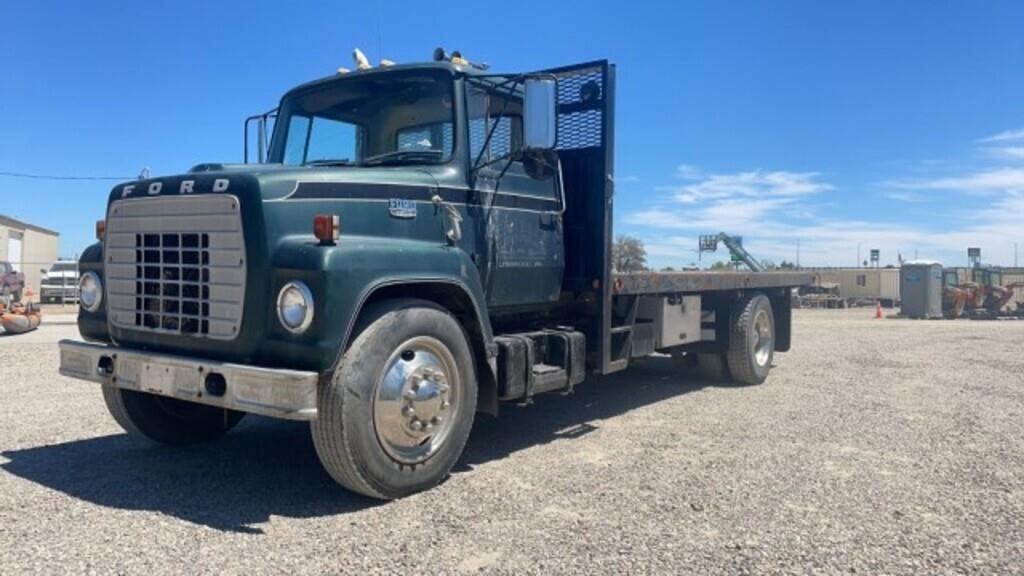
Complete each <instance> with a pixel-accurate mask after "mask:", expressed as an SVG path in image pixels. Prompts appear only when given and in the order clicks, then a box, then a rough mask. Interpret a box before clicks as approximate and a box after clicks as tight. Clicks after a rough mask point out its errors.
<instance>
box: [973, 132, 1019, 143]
mask: <svg viewBox="0 0 1024 576" xmlns="http://www.w3.org/2000/svg"><path fill="white" fill-rule="evenodd" d="M1017 140H1024V128H1020V129H1017V130H1004V131H1002V132H1000V133H998V134H993V135H991V136H986V137H984V138H980V139H979V140H978V142H981V143H983V144H991V143H993V142H1015V141H1017Z"/></svg>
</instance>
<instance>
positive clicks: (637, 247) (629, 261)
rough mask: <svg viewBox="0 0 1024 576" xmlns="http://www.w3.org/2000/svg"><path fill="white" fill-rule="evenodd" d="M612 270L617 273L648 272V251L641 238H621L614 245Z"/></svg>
mask: <svg viewBox="0 0 1024 576" xmlns="http://www.w3.org/2000/svg"><path fill="white" fill-rule="evenodd" d="M612 269H613V270H615V271H616V272H643V271H644V270H647V249H645V248H644V243H643V242H642V241H640V239H639V238H633V237H632V236H619V237H617V238H616V239H615V244H613V245H612Z"/></svg>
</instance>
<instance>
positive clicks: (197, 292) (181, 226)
mask: <svg viewBox="0 0 1024 576" xmlns="http://www.w3.org/2000/svg"><path fill="white" fill-rule="evenodd" d="M104 249H105V260H106V276H107V297H108V299H109V306H108V312H109V319H110V322H111V324H113V325H114V326H116V327H118V328H125V329H130V330H141V331H148V332H160V333H165V334H175V335H182V336H193V337H203V338H212V339H218V340H231V339H234V338H235V337H236V336H237V335H238V331H239V329H240V328H241V322H242V308H243V304H244V294H245V242H244V239H243V236H242V219H241V214H240V210H239V204H238V199H237V198H236V197H234V196H229V195H224V194H218V195H195V196H180V197H177V196H175V197H155V198H130V199H125V200H118V201H117V202H114V203H113V204H112V205H111V207H110V214H109V217H108V219H107V236H106V239H105V242H104Z"/></svg>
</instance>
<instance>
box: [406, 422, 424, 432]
mask: <svg viewBox="0 0 1024 576" xmlns="http://www.w3.org/2000/svg"><path fill="white" fill-rule="evenodd" d="M409 427H410V428H412V429H413V430H414V431H416V432H419V431H420V430H422V429H423V422H420V421H419V420H413V421H412V422H410V423H409Z"/></svg>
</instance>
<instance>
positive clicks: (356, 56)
mask: <svg viewBox="0 0 1024 576" xmlns="http://www.w3.org/2000/svg"><path fill="white" fill-rule="evenodd" d="M352 59H353V60H355V62H356V69H358V70H369V69H370V68H371V66H370V61H369V60H367V59H366V54H363V51H362V50H360V49H359V48H356V49H355V50H352Z"/></svg>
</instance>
